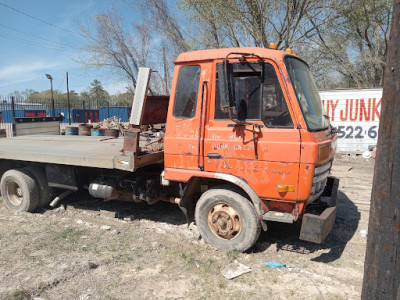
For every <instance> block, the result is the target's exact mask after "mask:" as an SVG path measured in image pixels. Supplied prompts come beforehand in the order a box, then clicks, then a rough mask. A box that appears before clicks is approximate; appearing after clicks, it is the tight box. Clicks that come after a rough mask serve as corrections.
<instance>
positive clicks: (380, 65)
mask: <svg viewBox="0 0 400 300" xmlns="http://www.w3.org/2000/svg"><path fill="white" fill-rule="evenodd" d="M391 9H392V1H391V0H342V1H337V2H332V5H331V7H330V9H329V10H328V12H329V13H330V14H331V15H333V16H335V17H334V18H331V19H330V20H329V22H328V23H327V24H326V26H320V27H316V30H315V32H316V34H313V35H312V36H309V37H310V43H309V45H310V46H309V48H310V49H312V51H313V52H314V53H315V58H316V59H315V60H316V61H319V62H320V63H321V62H324V64H325V66H326V67H327V69H326V70H328V71H334V72H337V73H339V74H341V75H342V76H343V78H345V79H346V81H347V82H348V84H349V85H350V86H351V87H379V86H382V83H383V82H382V80H383V73H384V71H385V58H386V53H387V45H388V37H389V22H390V17H391V11H392V10H391ZM310 21H311V22H313V20H310Z"/></svg>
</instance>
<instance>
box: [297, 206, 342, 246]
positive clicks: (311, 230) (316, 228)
mask: <svg viewBox="0 0 400 300" xmlns="http://www.w3.org/2000/svg"><path fill="white" fill-rule="evenodd" d="M335 219H336V207H328V208H326V209H325V210H324V211H323V212H322V214H320V215H313V214H304V216H303V223H302V224H301V231H300V240H303V241H308V242H313V243H317V244H321V243H322V242H323V241H324V240H325V238H326V236H327V235H328V234H329V232H331V230H332V228H333V224H335Z"/></svg>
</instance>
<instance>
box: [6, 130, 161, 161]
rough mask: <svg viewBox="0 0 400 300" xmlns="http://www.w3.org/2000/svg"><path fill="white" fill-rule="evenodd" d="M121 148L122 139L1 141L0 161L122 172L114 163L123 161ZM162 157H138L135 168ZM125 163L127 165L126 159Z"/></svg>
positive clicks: (24, 138) (26, 138) (28, 138)
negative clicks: (29, 162)
mask: <svg viewBox="0 0 400 300" xmlns="http://www.w3.org/2000/svg"><path fill="white" fill-rule="evenodd" d="M140 144H141V145H143V144H145V141H140ZM123 146H124V139H123V138H111V137H107V136H100V137H98V136H55V135H51V136H46V135H31V136H20V137H13V138H4V139H1V140H0V159H10V160H20V161H31V162H39V163H52V164H62V165H71V166H80V167H94V168H104V169H121V167H119V166H118V164H116V160H118V159H121V157H125V156H123ZM162 154H163V152H157V153H151V154H147V155H143V156H141V157H138V158H137V161H136V163H135V165H136V167H140V166H143V165H146V164H149V162H159V161H160V160H161V161H162V157H163V155H162ZM126 158H128V157H126ZM123 160H124V159H123ZM125 161H127V162H129V160H128V159H126V160H125Z"/></svg>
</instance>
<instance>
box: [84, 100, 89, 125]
mask: <svg viewBox="0 0 400 300" xmlns="http://www.w3.org/2000/svg"><path fill="white" fill-rule="evenodd" d="M89 103H90V101H89ZM82 108H83V123H84V124H86V117H85V114H86V105H85V100H83V101H82Z"/></svg>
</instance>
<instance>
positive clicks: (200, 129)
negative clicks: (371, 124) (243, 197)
mask: <svg viewBox="0 0 400 300" xmlns="http://www.w3.org/2000/svg"><path fill="white" fill-rule="evenodd" d="M230 52H246V53H254V54H257V55H259V56H260V57H262V58H263V59H264V61H265V63H268V64H269V65H271V66H272V67H273V69H274V70H275V73H276V77H277V79H278V83H279V84H280V88H281V90H282V94H283V98H284V101H286V105H287V108H288V111H289V115H290V117H291V119H292V121H293V124H294V126H293V127H292V128H269V127H267V126H265V124H264V123H263V122H262V121H261V120H254V121H251V122H252V123H255V124H258V125H260V126H262V127H261V128H260V129H258V130H257V132H256V143H255V144H254V138H253V132H252V129H253V127H252V126H251V125H245V126H240V127H228V125H229V124H234V122H233V121H231V120H229V119H214V114H215V111H216V109H217V108H218V107H216V105H215V95H216V93H217V91H216V80H217V78H216V74H217V72H216V65H217V63H221V62H222V61H223V60H224V58H225V57H226V55H227V54H228V53H230ZM285 56H292V55H290V54H288V53H287V52H283V51H277V50H271V49H264V48H238V49H236V48H232V49H215V50H201V51H194V52H188V53H183V54H181V55H179V56H178V58H177V60H176V62H175V72H174V77H173V80H172V88H171V96H170V103H169V109H168V117H167V126H166V134H165V140H164V141H165V142H164V152H165V154H164V155H165V156H164V158H165V159H164V163H165V174H164V176H165V179H168V180H174V181H181V182H187V181H188V180H189V179H190V178H191V177H193V176H198V177H207V178H214V177H215V174H216V173H225V174H231V175H234V176H236V177H238V178H240V179H243V180H244V181H245V182H247V183H248V184H249V185H250V187H251V188H252V189H253V190H254V191H255V192H256V193H257V195H258V196H259V197H260V198H262V199H263V201H262V206H263V208H264V210H265V211H267V210H268V209H270V210H278V211H282V212H288V213H292V211H294V210H295V214H296V217H297V215H300V216H301V215H302V214H303V213H304V210H305V201H306V200H307V199H308V197H309V195H310V190H311V185H312V181H313V176H314V167H315V166H318V165H321V164H324V163H326V162H327V161H329V160H332V159H333V156H334V154H335V150H334V149H331V148H330V145H331V142H332V139H331V138H330V137H329V134H328V135H327V132H328V130H322V131H317V132H309V131H308V130H307V129H306V128H307V124H306V122H305V120H304V118H303V114H302V111H301V108H300V105H299V103H298V100H297V97H296V94H295V91H294V88H293V86H292V83H291V80H290V78H289V75H288V73H287V70H286V66H285V64H284V57H285ZM239 57H240V56H235V55H233V56H230V61H231V62H237V61H238V58H239ZM247 60H248V61H257V58H254V57H249V58H248V59H247ZM184 66H199V67H200V69H201V72H200V81H199V88H198V92H197V102H196V107H195V115H194V117H193V118H178V117H176V116H174V114H173V110H174V104H175V103H174V100H175V96H176V95H175V94H176V87H177V84H178V74H179V71H180V69H181V68H182V67H184ZM204 86H205V88H204ZM202 95H203V98H202ZM347 102H348V101H347ZM337 103H338V101H337V100H336V101H333V100H329V101H327V102H326V103H325V105H326V106H328V107H330V108H331V109H330V111H331V112H332V114H333V113H334V111H335V109H336V107H337ZM201 105H203V106H201ZM348 106H349V104H348V103H347V104H346V115H345V116H344V115H343V116H342V112H341V115H340V117H341V118H344V117H346V118H347V117H348ZM357 107H358V104H357ZM357 109H358V108H357ZM350 117H351V118H354V115H350ZM200 122H201V124H200ZM325 145H326V147H327V149H326V151H327V153H326V156H325V157H323V158H322V159H319V158H318V153H319V147H320V146H325ZM255 147H256V148H257V152H258V158H256V155H255ZM278 185H289V186H291V187H293V190H294V192H281V193H280V192H278V191H277V188H276V187H277V186H278ZM295 208H296V209H295Z"/></svg>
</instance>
